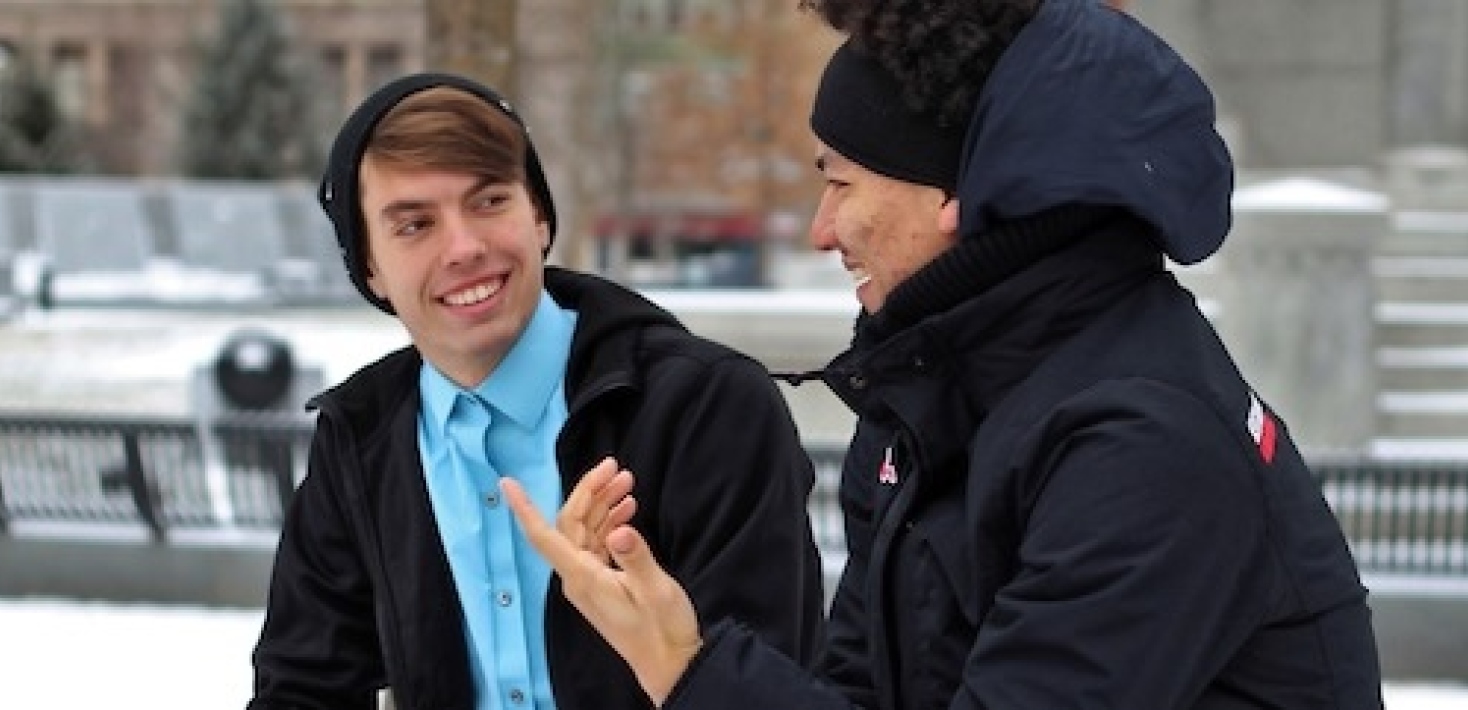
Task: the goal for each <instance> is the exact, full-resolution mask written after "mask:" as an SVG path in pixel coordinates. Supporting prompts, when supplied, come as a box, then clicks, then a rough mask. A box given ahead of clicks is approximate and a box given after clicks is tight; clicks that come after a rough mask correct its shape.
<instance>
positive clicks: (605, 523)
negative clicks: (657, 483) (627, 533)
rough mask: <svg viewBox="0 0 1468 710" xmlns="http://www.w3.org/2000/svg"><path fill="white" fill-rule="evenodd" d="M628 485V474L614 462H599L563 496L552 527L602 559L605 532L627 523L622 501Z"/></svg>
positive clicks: (604, 558) (627, 517)
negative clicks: (558, 512) (564, 499)
mask: <svg viewBox="0 0 1468 710" xmlns="http://www.w3.org/2000/svg"><path fill="white" fill-rule="evenodd" d="M632 485H633V476H632V473H631V472H630V471H626V470H623V469H620V468H619V467H618V466H617V462H616V460H615V459H612V458H610V457H608V458H605V459H603V460H602V461H601V462H600V463H598V464H597V465H596V466H594V467H592V469H591V470H589V471H587V472H586V475H585V476H583V477H582V478H581V481H580V482H578V483H577V484H576V487H575V488H574V489H573V490H572V491H571V493H570V495H568V496H567V497H566V502H565V504H564V505H563V506H562V508H561V511H560V514H559V515H557V517H556V528H557V529H559V530H560V531H561V533H562V534H563V535H565V536H566V537H567V538H568V539H569V540H570V541H571V542H572V543H573V544H575V545H578V546H580V547H581V548H582V549H584V550H587V551H588V552H591V553H592V554H595V555H596V556H598V557H600V558H602V559H603V560H606V559H607V555H606V548H605V540H606V534H607V532H608V531H610V530H611V529H613V528H615V527H617V526H618V525H622V524H625V523H627V522H628V521H630V520H631V516H630V514H628V510H629V509H628V507H627V505H626V504H625V502H624V501H625V500H626V499H627V496H628V495H630V494H631V492H632Z"/></svg>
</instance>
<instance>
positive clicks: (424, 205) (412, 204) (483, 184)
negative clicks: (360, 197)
mask: <svg viewBox="0 0 1468 710" xmlns="http://www.w3.org/2000/svg"><path fill="white" fill-rule="evenodd" d="M501 184H504V185H507V184H510V183H509V181H507V180H501V179H498V178H493V177H485V178H481V179H479V180H477V181H475V182H474V184H473V185H470V186H469V189H467V190H465V191H464V195H463V196H464V197H468V196H470V195H473V194H475V193H478V192H480V191H482V190H484V189H486V188H489V187H491V186H494V185H501ZM432 206H433V203H432V201H430V200H419V199H412V198H409V199H404V200H397V201H396V202H389V203H387V204H386V205H383V207H382V209H381V210H379V213H380V214H381V215H382V216H383V217H386V218H388V219H392V218H395V217H397V216H399V215H401V214H403V213H404V212H417V211H419V210H425V209H428V208H430V207H432Z"/></svg>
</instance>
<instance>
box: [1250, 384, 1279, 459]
mask: <svg viewBox="0 0 1468 710" xmlns="http://www.w3.org/2000/svg"><path fill="white" fill-rule="evenodd" d="M1247 426H1248V427H1249V436H1251V437H1253V438H1254V445H1255V446H1258V447H1259V457H1260V458H1262V459H1264V463H1273V462H1274V443H1275V437H1276V436H1278V434H1279V432H1278V428H1279V427H1278V425H1277V424H1276V423H1275V421H1274V417H1273V416H1272V415H1270V413H1269V412H1268V411H1265V409H1264V404H1263V403H1261V402H1260V401H1259V398H1258V397H1256V396H1254V393H1253V392H1250V393H1249V419H1248V421H1247Z"/></svg>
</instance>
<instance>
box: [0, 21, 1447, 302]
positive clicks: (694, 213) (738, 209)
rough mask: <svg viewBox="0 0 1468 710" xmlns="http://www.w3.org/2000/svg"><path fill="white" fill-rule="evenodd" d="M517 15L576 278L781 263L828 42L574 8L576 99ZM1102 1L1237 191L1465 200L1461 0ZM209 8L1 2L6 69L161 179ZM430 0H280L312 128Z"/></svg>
mask: <svg viewBox="0 0 1468 710" xmlns="http://www.w3.org/2000/svg"><path fill="white" fill-rule="evenodd" d="M519 1H520V2H522V3H524V6H523V7H522V14H524V15H526V16H527V17H532V19H531V20H530V21H528V22H523V23H522V24H521V31H522V34H528V35H536V36H535V37H528V38H523V39H522V40H521V42H522V44H526V45H529V46H534V47H535V51H534V52H532V54H533V55H534V57H535V62H536V66H535V67H529V68H527V67H522V68H521V69H520V72H519V76H521V77H522V78H523V77H525V76H527V75H528V74H531V73H534V74H535V75H536V76H537V77H538V78H537V79H536V80H535V81H533V82H524V81H522V84H526V85H525V86H524V87H523V93H526V94H529V95H530V97H531V98H532V99H536V100H538V98H539V97H540V96H543V95H545V94H546V93H547V92H550V93H553V94H555V95H557V96H571V97H574V98H571V99H565V98H558V99H556V100H557V101H559V102H564V103H570V104H573V105H577V106H580V105H582V104H584V109H580V110H581V111H582V113H584V114H585V116H586V119H585V121H584V122H582V124H581V125H580V127H578V128H577V129H576V132H578V133H580V134H581V135H579V136H577V137H575V139H574V141H573V142H572V143H571V145H574V146H577V149H576V150H572V151H552V152H553V153H555V156H554V157H555V160H554V161H553V162H552V164H551V165H550V166H549V168H550V170H551V171H552V172H553V173H569V172H570V171H573V170H574V171H588V170H589V171H591V172H593V173H595V179H592V180H590V181H588V182H587V184H590V185H593V186H594V188H593V189H591V190H587V191H584V192H587V193H588V194H579V193H581V192H583V191H582V190H558V192H560V193H562V194H566V193H570V194H567V200H566V201H567V202H568V203H570V202H572V201H573V200H574V201H575V205H574V207H575V209H577V210H580V211H581V213H582V214H585V215H590V217H589V218H588V219H584V220H580V221H579V223H580V227H579V228H580V229H581V230H582V231H584V232H586V234H584V235H580V234H578V235H569V238H568V239H567V243H571V242H574V241H576V239H577V238H579V237H582V236H585V237H589V239H586V240H585V241H584V243H585V244H586V245H587V247H586V248H585V251H587V252H589V253H590V254H591V255H592V259H591V263H589V264H586V263H584V261H583V262H582V263H583V265H590V266H594V267H597V268H601V269H603V270H605V271H608V272H609V273H612V274H613V275H617V276H621V277H624V278H627V279H628V280H632V281H639V280H641V281H646V282H648V283H668V284H672V285H679V284H682V285H700V284H711V285H721V284H727V283H754V282H758V281H761V280H765V281H767V280H768V279H767V278H765V277H764V276H762V274H765V273H766V272H767V271H768V267H769V262H770V260H771V259H772V258H778V253H780V252H782V251H790V252H798V251H799V249H800V241H801V239H800V237H801V234H802V233H803V229H804V224H805V220H806V218H807V216H808V215H809V213H810V211H811V209H812V208H813V206H814V202H815V199H816V195H817V192H816V191H817V190H818V189H819V181H818V180H816V179H815V177H814V173H813V171H812V170H811V168H810V166H809V164H810V156H811V154H812V147H813V143H812V139H811V137H810V136H809V132H808V130H807V127H806V121H805V114H806V110H807V107H808V104H809V97H810V94H811V92H812V90H813V88H814V86H815V82H816V80H817V77H818V75H819V71H820V68H821V66H822V65H823V63H824V60H825V58H826V57H827V56H828V54H829V52H830V51H831V49H833V48H834V46H835V44H836V42H837V38H836V37H835V36H834V34H833V33H831V32H830V31H828V30H826V29H825V28H824V27H822V26H821V25H820V23H819V22H818V21H816V20H815V19H814V18H812V17H811V16H810V15H809V14H808V13H801V12H798V11H796V10H795V9H794V5H795V3H793V2H791V1H790V0H744V1H742V2H728V1H727V0H602V1H601V2H587V3H586V10H585V14H586V17H588V18H592V19H591V21H593V22H595V23H597V28H596V36H597V37H598V39H597V40H596V44H597V46H596V48H595V51H594V52H591V53H590V56H593V57H595V60H594V61H595V62H596V64H597V66H595V67H593V68H591V69H590V70H589V71H586V72H585V74H586V75H587V76H590V77H592V80H591V81H590V82H589V83H590V84H592V86H590V87H589V88H585V89H583V88H572V89H567V90H566V91H564V92H563V91H562V90H561V89H560V88H556V87H552V86H550V84H551V83H554V82H551V81H550V80H548V79H547V77H549V76H553V75H555V76H559V75H560V73H558V72H557V71H555V70H554V69H546V68H545V67H544V66H543V65H544V64H545V63H546V62H547V61H550V62H554V61H555V59H554V58H555V57H556V56H557V54H558V53H557V52H556V51H555V50H554V48H547V47H539V46H536V45H535V42H536V41H539V40H538V37H539V36H541V35H545V34H547V33H543V32H542V33H536V32H535V30H534V27H535V26H536V24H535V23H536V22H539V20H535V19H533V15H534V11H535V8H536V7H537V5H536V4H535V3H534V0H519ZM1099 1H1101V0H1098V2H1099ZM1108 1H1109V2H1111V3H1112V4H1118V5H1121V6H1123V7H1124V8H1125V9H1126V11H1128V12H1131V13H1133V14H1135V15H1136V16H1137V17H1138V18H1140V19H1141V20H1142V21H1143V22H1145V23H1147V24H1148V25H1150V26H1152V27H1154V28H1156V29H1157V30H1158V31H1159V33H1160V34H1162V35H1163V36H1164V37H1165V38H1166V39H1167V40H1168V41H1169V42H1171V43H1172V44H1174V45H1175V46H1176V47H1177V48H1178V49H1179V50H1180V51H1181V52H1182V54H1183V55H1184V56H1186V57H1187V58H1188V59H1189V60H1190V61H1191V62H1192V63H1193V64H1194V65H1195V66H1197V67H1198V68H1199V70H1200V72H1201V73H1202V74H1203V75H1204V76H1205V78H1206V79H1207V80H1208V81H1209V82H1210V84H1212V85H1213V87H1214V88H1215V91H1216V93H1217V96H1218V99H1219V108H1220V115H1221V126H1222V129H1223V131H1224V132H1225V134H1226V136H1227V138H1228V140H1229V143H1230V145H1231V147H1232V148H1233V149H1234V151H1235V154H1236V157H1237V160H1238V163H1239V166H1240V170H1241V172H1252V171H1281V170H1295V169H1311V170H1322V169H1323V170H1333V169H1349V170H1364V171H1366V172H1367V173H1368V178H1369V179H1370V180H1371V181H1372V182H1374V183H1378V184H1373V185H1372V186H1373V187H1374V186H1379V183H1381V182H1389V181H1393V180H1395V181H1397V182H1405V183H1412V184H1416V183H1421V182H1422V181H1424V180H1428V181H1431V180H1436V181H1438V183H1440V184H1441V185H1447V187H1444V188H1443V189H1440V190H1439V192H1443V193H1444V194H1458V193H1459V192H1463V198H1464V200H1468V191H1459V190H1457V189H1456V187H1457V186H1458V185H1459V183H1458V182H1457V180H1458V179H1460V178H1461V179H1463V180H1468V177H1464V176H1468V158H1465V157H1463V155H1462V153H1461V151H1462V148H1463V146H1468V0H1227V1H1226V2H1224V1H1220V0H1125V1H1122V2H1118V1H1117V0H1108ZM223 2H224V0H0V57H4V56H12V57H13V56H17V55H19V54H24V55H26V56H27V57H29V58H30V59H32V60H33V61H34V62H36V63H37V64H38V65H39V66H40V67H41V68H42V69H43V70H44V72H45V73H46V74H47V75H48V76H49V77H50V79H51V80H52V81H53V83H54V85H55V87H56V89H57V93H58V96H59V98H60V99H61V103H62V104H63V106H64V107H65V108H66V110H67V111H68V112H69V114H70V115H71V116H72V117H73V118H75V119H76V120H77V121H79V122H80V124H81V125H82V127H83V128H84V131H85V133H86V135H87V136H88V137H89V139H90V140H89V141H88V142H89V144H90V145H91V146H92V148H93V149H94V153H96V155H95V156H94V157H95V160H94V161H93V162H94V163H96V164H97V165H98V167H99V168H100V169H101V170H102V171H103V172H107V173H111V174H115V175H124V176H127V175H136V176H160V175H168V174H169V173H170V172H171V171H172V170H173V169H174V165H175V157H176V155H175V153H176V151H175V149H174V146H175V145H176V141H177V135H178V123H179V115H180V112H181V111H180V108H181V106H182V105H183V102H184V100H185V98H186V94H187V92H188V91H189V88H190V80H191V71H192V62H193V61H194V52H193V49H194V47H195V46H196V45H197V43H199V42H202V41H206V40H207V39H208V38H210V37H211V36H212V35H213V33H214V32H216V31H217V25H218V10H219V7H220V6H221V5H222V4H223ZM425 2H426V0H274V3H275V5H276V6H277V8H278V9H279V10H280V11H281V14H282V16H283V17H284V19H285V20H286V23H287V26H288V29H289V30H290V31H291V33H292V34H293V36H294V37H295V38H296V40H297V41H298V43H299V44H300V45H301V48H302V50H303V53H304V54H306V55H307V56H309V57H312V58H314V59H315V60H316V61H315V64H316V66H317V75H316V77H315V78H314V80H313V81H314V85H316V86H318V87H319V89H318V91H317V92H316V93H317V95H318V96H319V97H320V100H321V101H322V102H323V104H324V105H325V106H324V108H325V110H324V111H323V113H325V114H326V116H327V118H328V119H331V118H333V117H335V118H337V119H339V118H340V117H341V116H342V115H344V113H345V111H346V110H348V109H349V108H350V107H351V106H353V105H354V104H355V103H356V102H357V101H359V100H360V99H361V98H362V96H364V95H365V93H366V92H368V91H370V90H371V89H372V88H373V87H375V86H376V85H378V84H380V83H381V82H383V81H384V80H386V79H387V78H389V77H391V76H393V75H396V74H398V73H401V72H403V71H408V70H414V69H419V68H422V67H423V66H424V64H425V47H426V42H427V41H428V40H427V38H426V26H425V25H426V22H425V11H424V6H425ZM522 49H524V47H522ZM586 54H587V53H585V52H581V53H579V56H584V55H586ZM578 61H581V60H578ZM527 103H529V104H531V105H530V106H529V108H530V109H531V110H530V111H529V113H530V114H531V115H532V116H534V115H535V114H536V110H535V106H534V103H535V101H534V100H531V101H529V102H527ZM326 123H327V126H328V128H326V129H323V130H328V131H329V130H330V128H329V127H330V126H334V125H336V121H335V120H327V121H326ZM551 128H553V129H554V130H555V131H561V130H564V128H563V127H562V126H560V125H552V126H551ZM541 140H542V141H543V142H547V141H555V142H556V144H557V145H559V144H562V143H566V141H564V140H563V139H562V137H560V136H555V137H548V136H545V135H542V136H541ZM1422 146H1434V147H1438V148H1441V147H1444V146H1446V147H1447V149H1448V153H1447V155H1446V156H1444V154H1443V152H1442V151H1441V150H1433V151H1425V152H1424V151H1422V150H1420V148H1421V147H1422ZM1455 151H1456V152H1455ZM1423 156H1427V157H1423ZM1428 162H1430V163H1431V164H1430V165H1429V164H1428ZM558 163H559V164H558ZM578 163H579V164H578ZM588 165H590V166H591V167H588ZM1443 166H1447V167H1446V168H1444V167H1443ZM1454 166H1463V169H1462V170H1458V169H1457V168H1455V167H1454ZM1445 171H1446V172H1451V173H1453V174H1452V175H1447V176H1446V177H1442V175H1443V173H1444V172H1445ZM1455 171H1456V172H1455ZM1458 173H1462V175H1458ZM1455 176H1456V177H1455ZM1443 180H1446V181H1447V182H1443ZM1413 181H1415V183H1413ZM1387 187H1388V188H1390V185H1388V186H1387ZM1391 191H1393V192H1396V190H1391ZM1406 199H1409V200H1410V199H1414V198H1412V197H1410V196H1408V197H1407V198H1406Z"/></svg>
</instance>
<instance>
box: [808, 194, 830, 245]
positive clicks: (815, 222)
mask: <svg viewBox="0 0 1468 710" xmlns="http://www.w3.org/2000/svg"><path fill="white" fill-rule="evenodd" d="M831 225H832V222H831V219H830V217H829V216H828V215H827V214H826V200H825V198H822V199H821V204H820V205H819V206H818V207H816V213H815V215H814V216H812V217H811V219H810V234H809V236H808V238H809V239H810V246H811V248H812V249H815V250H816V251H831V250H833V249H835V248H836V246H837V244H836V230H835V229H832V226H831Z"/></svg>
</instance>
